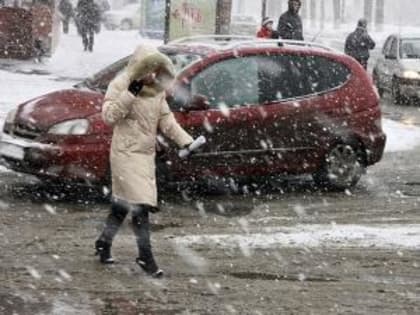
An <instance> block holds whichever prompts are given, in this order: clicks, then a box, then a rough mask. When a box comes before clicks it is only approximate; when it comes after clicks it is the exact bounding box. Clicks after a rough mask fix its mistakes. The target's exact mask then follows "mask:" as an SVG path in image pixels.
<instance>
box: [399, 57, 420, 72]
mask: <svg viewBox="0 0 420 315" xmlns="http://www.w3.org/2000/svg"><path fill="white" fill-rule="evenodd" d="M401 65H402V67H403V69H404V70H412V71H418V72H420V59H402V60H401Z"/></svg>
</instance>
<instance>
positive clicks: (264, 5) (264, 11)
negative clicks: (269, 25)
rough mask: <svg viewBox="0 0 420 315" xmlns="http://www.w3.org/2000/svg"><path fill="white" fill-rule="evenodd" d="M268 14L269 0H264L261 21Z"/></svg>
mask: <svg viewBox="0 0 420 315" xmlns="http://www.w3.org/2000/svg"><path fill="white" fill-rule="evenodd" d="M266 16H267V0H262V3H261V21H262V20H263V19H264V18H265V17H266Z"/></svg>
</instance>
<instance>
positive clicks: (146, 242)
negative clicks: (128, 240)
mask: <svg viewBox="0 0 420 315" xmlns="http://www.w3.org/2000/svg"><path fill="white" fill-rule="evenodd" d="M149 208H151V207H149V206H147V205H132V204H128V203H122V202H117V201H113V202H112V205H111V213H110V214H109V215H108V218H107V220H106V223H105V228H104V230H103V232H102V234H101V236H100V237H99V239H100V240H101V241H104V242H106V243H108V244H110V245H111V244H112V241H113V240H114V237H115V235H117V233H118V230H119V229H120V227H121V225H122V223H123V222H124V219H125V217H126V216H127V214H128V212H129V211H130V210H131V215H132V223H133V224H132V225H133V232H134V234H135V236H136V241H137V248H138V251H139V257H140V258H142V257H145V259H146V260H150V259H153V255H152V246H151V244H150V222H149Z"/></svg>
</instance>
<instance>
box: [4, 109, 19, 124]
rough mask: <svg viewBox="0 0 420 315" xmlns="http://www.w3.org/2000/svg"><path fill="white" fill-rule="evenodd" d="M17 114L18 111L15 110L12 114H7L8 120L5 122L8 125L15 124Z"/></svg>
mask: <svg viewBox="0 0 420 315" xmlns="http://www.w3.org/2000/svg"><path fill="white" fill-rule="evenodd" d="M16 114H17V109H13V110H11V111H10V112H8V113H7V116H6V120H5V121H4V122H5V123H6V124H13V122H14V121H15V118H16Z"/></svg>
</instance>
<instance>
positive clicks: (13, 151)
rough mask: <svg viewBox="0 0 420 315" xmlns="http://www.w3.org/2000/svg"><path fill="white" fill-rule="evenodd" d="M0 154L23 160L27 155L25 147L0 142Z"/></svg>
mask: <svg viewBox="0 0 420 315" xmlns="http://www.w3.org/2000/svg"><path fill="white" fill-rule="evenodd" d="M0 155H2V156H5V157H8V158H11V159H15V160H19V161H22V160H23V158H24V157H25V150H24V148H22V147H20V146H18V145H16V144H12V143H4V142H3V143H0Z"/></svg>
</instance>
